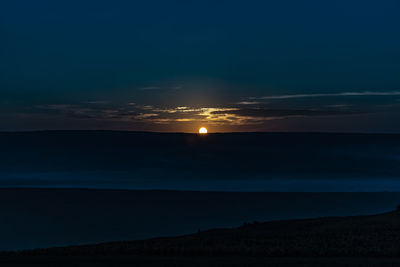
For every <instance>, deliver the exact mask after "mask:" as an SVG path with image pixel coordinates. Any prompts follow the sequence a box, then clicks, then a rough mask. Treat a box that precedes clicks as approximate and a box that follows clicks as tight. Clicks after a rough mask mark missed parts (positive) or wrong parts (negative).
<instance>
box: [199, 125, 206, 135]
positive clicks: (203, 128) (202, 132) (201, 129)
mask: <svg viewBox="0 0 400 267" xmlns="http://www.w3.org/2000/svg"><path fill="white" fill-rule="evenodd" d="M206 133H207V128H205V127H201V128H200V129H199V134H206Z"/></svg>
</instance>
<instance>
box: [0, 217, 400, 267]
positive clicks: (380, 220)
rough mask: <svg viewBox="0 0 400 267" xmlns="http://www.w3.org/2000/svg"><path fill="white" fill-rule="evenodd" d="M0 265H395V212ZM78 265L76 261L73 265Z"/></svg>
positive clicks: (38, 255)
mask: <svg viewBox="0 0 400 267" xmlns="http://www.w3.org/2000/svg"><path fill="white" fill-rule="evenodd" d="M0 263H1V264H2V266H3V265H4V266H19V265H28V266H29V265H33V264H40V265H42V266H43V265H44V266H46V265H48V266H50V265H54V264H57V265H59V264H60V263H62V264H64V265H68V264H72V265H74V266H124V265H129V264H134V265H139V266H224V265H225V266H265V265H268V266H398V265H399V264H400V212H399V211H394V212H388V213H384V214H378V215H368V216H351V217H326V218H316V219H302V220H287V221H271V222H265V223H257V222H256V223H252V224H245V225H243V226H241V227H239V228H231V229H214V230H209V231H204V232H199V233H196V234H192V235H185V236H179V237H169V238H154V239H149V240H140V241H126V242H113V243H104V244H98V245H85V246H73V247H59V248H49V249H38V250H30V251H21V252H4V253H2V254H1V256H0ZM78 264H80V265H78Z"/></svg>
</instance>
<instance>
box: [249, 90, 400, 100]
mask: <svg viewBox="0 0 400 267" xmlns="http://www.w3.org/2000/svg"><path fill="white" fill-rule="evenodd" d="M397 95H400V91H390V92H375V91H364V92H341V93H326V94H293V95H274V96H262V97H249V99H253V100H257V99H259V100H274V99H293V98H310V97H340V96H397Z"/></svg>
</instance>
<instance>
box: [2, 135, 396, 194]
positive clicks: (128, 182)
mask: <svg viewBox="0 0 400 267" xmlns="http://www.w3.org/2000/svg"><path fill="white" fill-rule="evenodd" d="M0 147H1V150H0V187H65V188H69V187H74V188H76V187H85V188H103V189H107V188H108V189H118V188H119V189H169V190H201V191H347V192H349V191H350V192H352V191H399V190H400V164H399V163H400V160H399V157H400V135H387V134H317V133H314V134H307V133H232V134H209V135H207V136H199V135H196V134H159V133H133V132H101V131H98V132H93V131H92V132H90V131H89V132H83V131H66V132H62V131H61V132H33V133H2V134H0Z"/></svg>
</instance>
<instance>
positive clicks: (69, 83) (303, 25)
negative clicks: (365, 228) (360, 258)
mask: <svg viewBox="0 0 400 267" xmlns="http://www.w3.org/2000/svg"><path fill="white" fill-rule="evenodd" d="M399 10H400V3H399V2H398V1H294V0H293V1H256V0H254V1H235V0H233V1H232V0H231V1H223V0H221V1H215V0H214V1H204V0H203V1H171V0H170V1H164V0H147V1H40V0H38V1H28V0H25V1H18V0H15V1H2V2H1V3H0V40H1V42H0V59H1V60H0V111H1V114H0V122H1V123H0V130H7V131H8V130H38V129H123V130H155V131H189V132H191V131H196V130H197V128H198V127H199V126H200V125H205V126H208V127H209V128H210V129H211V130H212V131H337V132H340V131H356V132H400V75H399V73H400V48H399V47H400V18H399V15H398V11H399Z"/></svg>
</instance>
